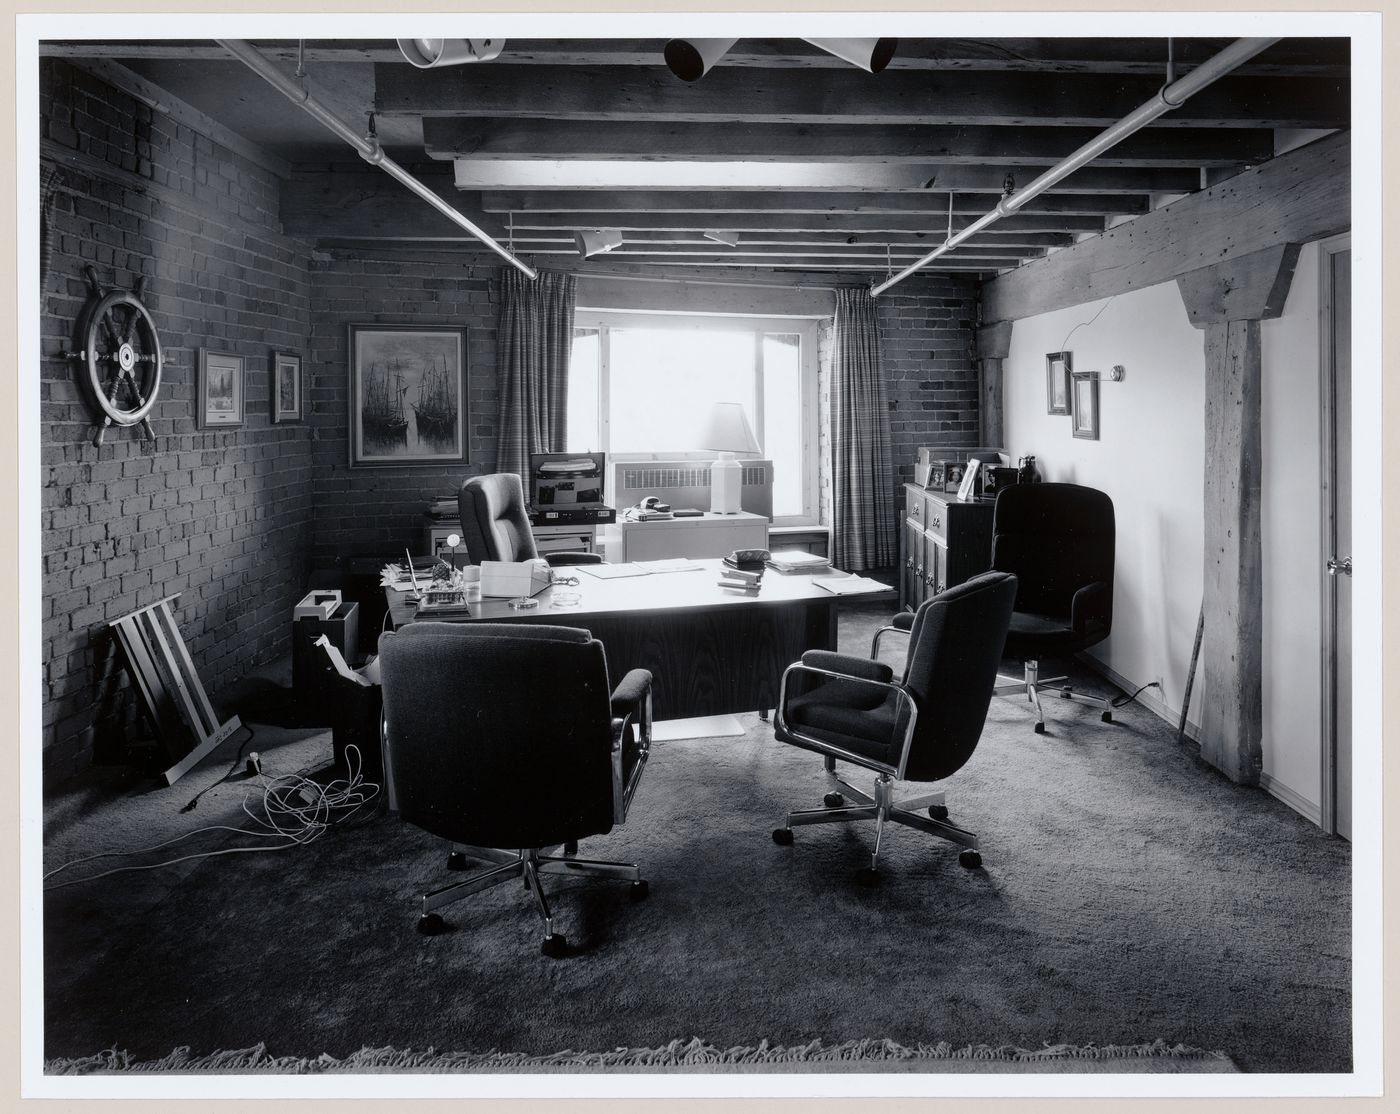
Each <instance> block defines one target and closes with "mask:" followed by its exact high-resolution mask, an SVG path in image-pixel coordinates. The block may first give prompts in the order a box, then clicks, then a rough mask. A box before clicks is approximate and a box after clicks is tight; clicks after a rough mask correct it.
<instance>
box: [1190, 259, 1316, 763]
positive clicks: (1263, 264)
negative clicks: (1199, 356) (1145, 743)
mask: <svg viewBox="0 0 1400 1114" xmlns="http://www.w3.org/2000/svg"><path fill="white" fill-rule="evenodd" d="M1298 251H1299V246H1298V245H1297V244H1284V245H1277V246H1275V247H1271V248H1267V249H1265V250H1263V251H1260V252H1256V253H1254V254H1253V255H1250V256H1246V257H1242V258H1237V259H1234V260H1230V261H1226V262H1223V263H1220V264H1217V265H1216V266H1214V267H1206V268H1202V269H1200V270H1198V271H1193V272H1190V273H1188V274H1185V275H1182V276H1181V277H1179V278H1178V279H1177V287H1178V289H1180V291H1181V296H1182V300H1183V302H1185V304H1186V310H1187V314H1188V316H1189V317H1190V319H1191V323H1192V324H1193V325H1195V326H1196V327H1197V328H1204V329H1205V388H1206V390H1205V396H1206V399H1205V402H1206V406H1205V409H1206V413H1205V433H1206V455H1205V491H1204V498H1205V507H1204V513H1205V585H1204V587H1205V597H1204V606H1203V612H1204V615H1205V628H1204V634H1203V645H1204V647H1205V658H1204V660H1205V671H1204V673H1203V675H1202V692H1203V699H1202V701H1201V717H1200V723H1201V757H1202V758H1204V759H1205V760H1206V761H1207V762H1209V763H1210V764H1211V765H1213V766H1215V767H1216V768H1217V769H1219V770H1220V771H1221V772H1222V773H1224V774H1225V775H1226V776H1227V777H1228V778H1230V780H1231V781H1234V782H1237V783H1239V784H1242V785H1257V784H1258V783H1259V775H1260V772H1261V770H1262V768H1263V754H1264V751H1263V734H1264V698H1263V662H1264V577H1263V549H1262V543H1261V533H1260V501H1261V484H1260V456H1261V453H1262V442H1261V409H1260V394H1261V379H1262V361H1261V349H1260V330H1259V322H1260V320H1262V319H1264V318H1269V317H1277V316H1278V315H1279V314H1280V313H1282V312H1283V305H1284V302H1285V300H1286V299H1287V297H1288V287H1289V284H1290V283H1291V282H1292V279H1293V271H1294V267H1295V266H1296V265H1297V261H1298Z"/></svg>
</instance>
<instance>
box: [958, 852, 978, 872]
mask: <svg viewBox="0 0 1400 1114" xmlns="http://www.w3.org/2000/svg"><path fill="white" fill-rule="evenodd" d="M958 865H959V866H963V867H966V868H967V869H968V870H976V869H977V868H978V867H979V866H981V865H982V856H981V854H980V853H979V852H977V851H964V852H963V853H962V854H961V855H959V856H958Z"/></svg>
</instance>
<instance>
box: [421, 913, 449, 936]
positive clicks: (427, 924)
mask: <svg viewBox="0 0 1400 1114" xmlns="http://www.w3.org/2000/svg"><path fill="white" fill-rule="evenodd" d="M446 931H447V922H446V921H444V920H443V919H442V918H441V917H439V916H438V915H437V914H436V913H424V914H423V915H422V916H421V917H419V918H418V935H420V936H441V935H442V934H443V933H444V932H446Z"/></svg>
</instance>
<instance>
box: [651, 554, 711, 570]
mask: <svg viewBox="0 0 1400 1114" xmlns="http://www.w3.org/2000/svg"><path fill="white" fill-rule="evenodd" d="M637 564H638V565H640V566H641V567H642V569H643V570H644V571H645V572H699V571H700V570H701V569H703V568H704V567H705V566H704V565H701V564H699V563H697V562H695V561H691V560H689V559H688V558H685V557H670V558H667V559H666V560H664V561H638V562H637Z"/></svg>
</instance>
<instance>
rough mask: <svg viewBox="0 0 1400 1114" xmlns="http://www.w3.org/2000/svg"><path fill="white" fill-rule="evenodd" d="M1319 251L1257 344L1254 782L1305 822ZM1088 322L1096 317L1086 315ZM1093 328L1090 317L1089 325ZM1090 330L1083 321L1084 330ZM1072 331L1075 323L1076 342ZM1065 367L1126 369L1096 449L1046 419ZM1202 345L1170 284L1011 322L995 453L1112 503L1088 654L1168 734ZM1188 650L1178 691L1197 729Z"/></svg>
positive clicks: (1182, 618) (1181, 637)
mask: <svg viewBox="0 0 1400 1114" xmlns="http://www.w3.org/2000/svg"><path fill="white" fill-rule="evenodd" d="M1317 304H1318V302H1317V249H1316V247H1315V246H1314V247H1311V248H1304V250H1303V253H1302V257H1301V259H1300V261H1299V265H1298V271H1297V275H1296V277H1295V279H1294V284H1293V287H1292V290H1291V292H1290V295H1289V298H1288V302H1287V305H1286V307H1285V311H1284V315H1283V316H1282V317H1281V318H1279V319H1278V320H1275V321H1269V322H1265V323H1264V325H1263V328H1262V340H1263V394H1262V407H1263V415H1262V419H1263V460H1262V468H1263V472H1262V475H1263V507H1262V508H1261V520H1262V528H1263V552H1264V668H1265V676H1264V739H1263V750H1264V773H1265V779H1264V783H1265V785H1266V787H1267V788H1269V789H1270V790H1271V791H1272V792H1274V793H1275V794H1276V795H1278V796H1280V797H1281V798H1283V799H1284V800H1286V801H1287V802H1288V803H1289V804H1291V805H1292V806H1293V807H1294V808H1297V809H1298V810H1299V811H1301V812H1303V813H1304V814H1305V815H1308V816H1310V817H1311V818H1313V819H1316V818H1317V811H1318V801H1319V797H1320V779H1319V773H1318V771H1319V748H1320V741H1319V733H1318V723H1319V717H1320V703H1319V702H1320V691H1319V659H1318V644H1319V643H1318V639H1319V616H1320V608H1321V596H1320V594H1319V593H1320V591H1321V588H1320V583H1319V581H1318V577H1317V568H1318V555H1319V553H1320V547H1321V540H1320V533H1319V531H1320V521H1321V511H1320V501H1319V500H1320V496H1319V494H1318V482H1317V477H1318V468H1319V449H1318V444H1319V440H1318V438H1319V418H1318V390H1319V388H1318V364H1319V360H1318V340H1317ZM1100 311H1102V312H1100ZM1096 315H1097V316H1096ZM1086 322H1092V323H1090V324H1083V323H1086ZM1076 326H1080V327H1079V328H1077V329H1076ZM1058 351H1069V352H1071V353H1072V359H1073V366H1074V368H1075V369H1076V370H1081V371H1085V370H1094V371H1101V372H1104V373H1107V372H1108V371H1109V370H1110V368H1112V366H1113V365H1114V364H1122V365H1123V366H1124V368H1125V370H1126V375H1125V377H1124V380H1123V381H1122V382H1120V383H1113V382H1108V381H1106V380H1105V381H1103V382H1101V383H1100V384H1099V406H1100V422H1099V425H1100V437H1099V440H1098V441H1087V440H1079V439H1076V438H1074V437H1073V436H1072V435H1071V432H1070V419H1069V418H1067V417H1062V416H1058V415H1049V414H1047V413H1046V384H1045V354H1046V353H1047V352H1058ZM1204 360H1205V358H1204V333H1203V332H1202V331H1201V330H1198V329H1195V328H1193V327H1192V326H1191V324H1190V322H1189V321H1188V320H1187V317H1186V311H1185V308H1184V307H1183V305H1182V301H1181V295H1180V293H1179V292H1178V290H1177V287H1176V284H1175V283H1163V284H1161V285H1158V286H1153V287H1150V288H1148V289H1145V290H1139V291H1133V292H1131V293H1127V294H1121V295H1119V296H1117V297H1115V298H1111V299H1107V300H1100V301H1096V302H1090V303H1086V304H1085V305H1081V306H1076V307H1074V308H1072V309H1067V310H1057V311H1055V312H1053V313H1046V314H1042V315H1040V316H1038V317H1033V318H1027V319H1025V320H1022V321H1017V322H1016V323H1015V326H1014V327H1013V329H1012V333H1011V349H1010V353H1009V355H1008V357H1007V359H1006V361H1005V363H1004V365H1003V368H1004V375H1005V382H1004V388H1005V430H1006V448H1007V451H1008V452H1009V453H1010V454H1012V456H1013V458H1016V457H1020V456H1023V455H1025V454H1027V453H1034V454H1035V457H1036V461H1037V463H1038V465H1039V466H1040V471H1041V474H1042V476H1043V477H1044V478H1045V479H1047V480H1063V481H1069V482H1073V483H1083V484H1088V485H1090V486H1092V487H1097V488H1100V489H1102V490H1103V491H1106V492H1108V494H1109V495H1110V496H1112V498H1113V503H1114V510H1115V513H1116V516H1117V523H1118V549H1117V567H1116V570H1115V575H1114V582H1115V584H1114V605H1113V633H1112V635H1111V636H1110V637H1109V638H1108V639H1107V641H1105V642H1102V643H1100V644H1099V645H1098V646H1096V647H1094V648H1093V649H1092V650H1090V651H1089V656H1090V657H1091V658H1093V659H1094V660H1095V661H1097V662H1098V663H1099V664H1100V665H1101V666H1103V667H1105V668H1106V670H1107V671H1108V672H1109V674H1110V676H1113V677H1114V679H1115V680H1117V681H1118V682H1119V683H1120V684H1124V685H1128V686H1131V688H1133V689H1135V688H1137V687H1138V686H1139V685H1142V684H1145V683H1147V682H1148V681H1153V680H1159V679H1160V680H1161V682H1162V691H1161V695H1160V698H1156V697H1154V694H1153V690H1148V691H1147V692H1144V693H1143V694H1142V696H1141V697H1140V698H1139V699H1141V700H1142V701H1143V702H1144V703H1146V704H1148V705H1149V706H1151V707H1154V708H1155V709H1156V710H1157V711H1158V712H1159V713H1160V714H1162V715H1163V716H1164V717H1165V718H1166V719H1167V720H1168V722H1170V723H1171V724H1172V725H1173V726H1174V725H1175V724H1176V722H1177V720H1178V718H1179V716H1180V710H1181V703H1182V699H1183V696H1184V694H1185V688H1186V674H1187V670H1188V668H1189V666H1190V661H1191V647H1192V645H1193V643H1194V641H1195V636H1196V621H1197V617H1198V615H1199V613H1200V606H1201V592H1202V580H1203V574H1202V569H1203V564H1204V561H1203V548H1204V523H1203V513H1202V507H1201V498H1202V493H1203V490H1204V473H1203V469H1204V459H1205V428H1204V427H1205V420H1204V415H1205V392H1204ZM1208 668H1209V662H1208V661H1207V651H1206V650H1205V649H1204V648H1203V649H1202V651H1201V660H1200V661H1199V663H1198V664H1197V672H1196V686H1195V688H1194V690H1193V693H1192V705H1193V706H1192V714H1191V716H1190V723H1191V725H1192V727H1191V730H1192V732H1193V734H1194V725H1195V724H1196V723H1197V722H1198V720H1199V715H1198V713H1199V708H1200V705H1199V701H1200V699H1201V692H1202V687H1201V677H1202V676H1203V675H1204V671H1205V670H1206V669H1208Z"/></svg>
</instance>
